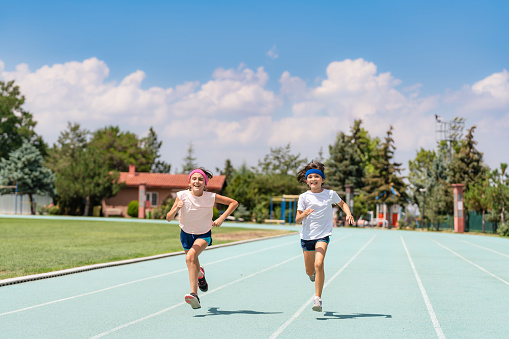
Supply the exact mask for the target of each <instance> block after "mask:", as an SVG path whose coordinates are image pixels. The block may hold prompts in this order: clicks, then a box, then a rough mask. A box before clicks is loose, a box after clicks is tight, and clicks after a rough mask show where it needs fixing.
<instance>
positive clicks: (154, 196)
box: [147, 192, 159, 207]
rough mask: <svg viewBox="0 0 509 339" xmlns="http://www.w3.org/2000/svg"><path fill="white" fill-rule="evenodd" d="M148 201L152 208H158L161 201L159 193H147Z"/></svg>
mask: <svg viewBox="0 0 509 339" xmlns="http://www.w3.org/2000/svg"><path fill="white" fill-rule="evenodd" d="M147 201H148V202H149V203H150V207H156V206H157V205H158V201H159V193H157V192H147Z"/></svg>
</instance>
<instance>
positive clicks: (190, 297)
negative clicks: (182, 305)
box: [184, 293, 201, 309]
mask: <svg viewBox="0 0 509 339" xmlns="http://www.w3.org/2000/svg"><path fill="white" fill-rule="evenodd" d="M184 299H185V300H186V303H188V304H189V305H191V307H192V308H193V309H196V308H201V305H200V298H198V296H197V295H196V294H194V293H189V294H186V296H185V297H184Z"/></svg>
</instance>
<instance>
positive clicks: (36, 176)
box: [0, 141, 55, 214]
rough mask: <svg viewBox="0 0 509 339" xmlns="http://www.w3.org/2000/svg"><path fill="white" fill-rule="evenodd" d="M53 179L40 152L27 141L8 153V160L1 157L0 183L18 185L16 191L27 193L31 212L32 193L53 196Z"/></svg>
mask: <svg viewBox="0 0 509 339" xmlns="http://www.w3.org/2000/svg"><path fill="white" fill-rule="evenodd" d="M54 181H55V175H54V174H53V172H51V170H50V169H48V168H47V167H45V166H44V165H43V157H42V156H41V153H40V152H39V150H38V149H37V148H36V147H35V146H33V145H32V144H30V143H29V142H28V141H25V142H24V143H23V145H22V146H21V147H20V148H18V149H17V150H15V151H13V152H11V153H9V159H8V160H7V159H2V166H1V168H0V185H2V186H4V185H5V186H11V185H18V193H20V194H28V197H29V199H30V210H31V213H32V214H35V208H34V199H33V195H34V194H49V195H51V196H53V195H54V193H55V190H54ZM2 191H3V192H4V193H7V192H8V191H6V190H2Z"/></svg>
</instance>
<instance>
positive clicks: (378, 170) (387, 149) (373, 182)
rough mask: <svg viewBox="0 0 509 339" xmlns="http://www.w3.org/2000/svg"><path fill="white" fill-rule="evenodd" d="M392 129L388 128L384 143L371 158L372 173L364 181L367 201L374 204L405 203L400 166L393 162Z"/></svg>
mask: <svg viewBox="0 0 509 339" xmlns="http://www.w3.org/2000/svg"><path fill="white" fill-rule="evenodd" d="M392 130H393V127H392V126H390V128H389V130H388V131H387V134H386V136H385V141H384V142H383V143H381V144H379V146H378V147H377V149H376V150H375V155H374V156H373V157H372V158H371V164H372V166H373V169H374V170H373V172H372V173H370V174H368V176H367V177H366V179H365V180H364V182H365V184H366V186H365V187H364V190H365V191H366V192H367V193H368V195H367V197H366V198H367V200H368V201H369V202H371V203H376V204H383V203H385V204H388V205H391V204H397V203H399V204H403V203H405V202H406V201H407V199H408V197H407V193H406V184H405V183H404V182H403V179H404V178H403V177H400V176H399V175H398V174H399V173H401V164H400V163H396V162H393V160H392V159H393V157H394V151H395V149H396V147H395V146H394V139H393V138H392Z"/></svg>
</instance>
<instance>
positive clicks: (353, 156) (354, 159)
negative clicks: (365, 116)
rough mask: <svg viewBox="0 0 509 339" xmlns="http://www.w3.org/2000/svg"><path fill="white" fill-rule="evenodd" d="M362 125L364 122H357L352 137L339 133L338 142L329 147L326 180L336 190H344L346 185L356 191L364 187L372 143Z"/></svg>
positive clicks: (352, 128)
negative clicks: (351, 186)
mask: <svg viewBox="0 0 509 339" xmlns="http://www.w3.org/2000/svg"><path fill="white" fill-rule="evenodd" d="M361 125H362V120H355V121H354V124H353V126H352V127H351V129H350V135H347V134H345V133H344V132H339V133H338V135H337V137H336V142H335V143H334V144H333V145H330V146H329V154H330V158H329V159H328V160H327V162H326V171H327V173H326V174H327V176H326V178H327V184H328V185H329V186H330V187H331V188H333V189H335V190H340V191H341V190H344V188H345V185H353V186H354V187H355V189H362V187H364V179H365V176H366V168H367V161H368V159H371V145H372V143H371V138H370V137H369V134H368V133H367V132H366V130H364V129H363V128H362V127H361Z"/></svg>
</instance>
